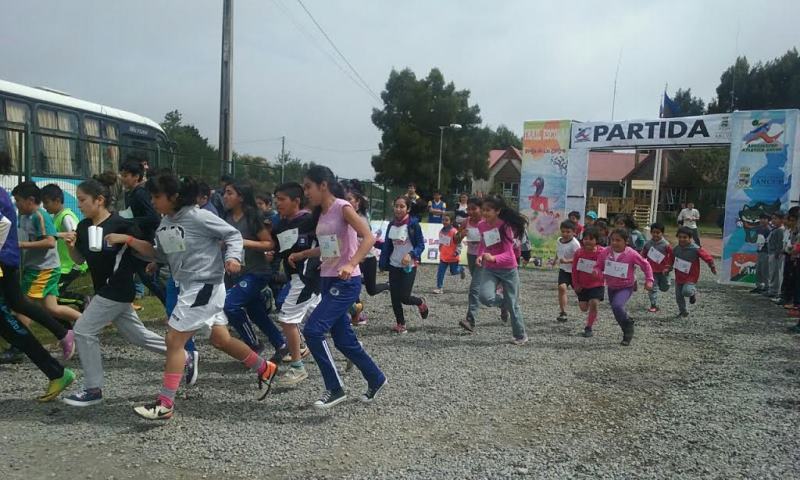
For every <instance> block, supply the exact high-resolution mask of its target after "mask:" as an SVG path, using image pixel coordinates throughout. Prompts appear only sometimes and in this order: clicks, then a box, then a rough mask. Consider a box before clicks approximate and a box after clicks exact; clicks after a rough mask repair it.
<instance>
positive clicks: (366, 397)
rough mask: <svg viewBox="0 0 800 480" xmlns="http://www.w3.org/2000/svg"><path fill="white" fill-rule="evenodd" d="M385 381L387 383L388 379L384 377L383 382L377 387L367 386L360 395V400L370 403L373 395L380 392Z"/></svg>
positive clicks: (373, 398)
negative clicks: (364, 391)
mask: <svg viewBox="0 0 800 480" xmlns="http://www.w3.org/2000/svg"><path fill="white" fill-rule="evenodd" d="M387 383H389V381H388V380H386V379H385V378H384V379H383V382H382V383H381V384H380V385H378V386H377V387H369V388H368V389H367V391H366V393H364V395H361V401H362V402H364V403H372V402H373V401H374V400H375V396H376V395H378V392H380V391H381V390H382V389H383V387H385V386H386V384H387Z"/></svg>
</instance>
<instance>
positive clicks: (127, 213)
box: [119, 207, 133, 219]
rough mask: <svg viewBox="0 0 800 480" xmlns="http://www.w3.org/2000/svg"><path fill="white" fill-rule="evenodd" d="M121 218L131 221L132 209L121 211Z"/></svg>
mask: <svg viewBox="0 0 800 480" xmlns="http://www.w3.org/2000/svg"><path fill="white" fill-rule="evenodd" d="M119 216H120V217H122V218H128V219H131V218H133V210H131V208H130V207H128V208H126V209H125V210H120V211H119Z"/></svg>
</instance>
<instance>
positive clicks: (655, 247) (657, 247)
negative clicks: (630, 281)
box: [642, 222, 672, 313]
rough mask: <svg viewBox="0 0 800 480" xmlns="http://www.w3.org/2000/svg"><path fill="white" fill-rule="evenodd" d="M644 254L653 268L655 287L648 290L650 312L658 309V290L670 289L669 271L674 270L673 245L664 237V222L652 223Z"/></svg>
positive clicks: (643, 249)
mask: <svg viewBox="0 0 800 480" xmlns="http://www.w3.org/2000/svg"><path fill="white" fill-rule="evenodd" d="M642 256H643V257H644V258H646V259H647V262H648V263H650V266H651V267H652V268H653V289H652V290H650V291H649V292H647V295H648V296H649V297H650V308H649V309H648V310H647V311H648V312H650V313H656V312H657V311H658V292H659V290H660V291H662V292H666V291H668V290H669V272H670V270H672V245H670V244H669V242H668V241H667V240H666V239H665V238H664V224H663V223H659V222H656V223H654V224H652V225H650V240H648V241H647V243H645V244H644V248H642Z"/></svg>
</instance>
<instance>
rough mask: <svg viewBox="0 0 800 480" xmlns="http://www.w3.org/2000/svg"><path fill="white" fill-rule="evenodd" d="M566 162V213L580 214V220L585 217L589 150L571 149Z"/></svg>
mask: <svg viewBox="0 0 800 480" xmlns="http://www.w3.org/2000/svg"><path fill="white" fill-rule="evenodd" d="M567 160H568V162H569V168H568V169H567V205H566V210H567V212H571V211H573V210H574V211H576V212H580V214H581V219H583V218H584V217H585V215H586V212H585V210H586V183H587V181H588V180H589V150H588V149H585V148H578V149H575V148H572V149H570V150H569V151H568V154H567Z"/></svg>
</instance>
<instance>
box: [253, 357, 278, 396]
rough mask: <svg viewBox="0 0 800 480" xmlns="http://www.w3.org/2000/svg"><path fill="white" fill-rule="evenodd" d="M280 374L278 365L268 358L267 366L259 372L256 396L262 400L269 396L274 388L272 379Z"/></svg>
mask: <svg viewBox="0 0 800 480" xmlns="http://www.w3.org/2000/svg"><path fill="white" fill-rule="evenodd" d="M277 375H278V366H277V365H276V364H274V363H272V362H270V361H269V360H267V364H266V368H265V369H264V371H263V372H261V373H259V374H258V393H257V394H256V398H257V399H258V400H259V401H261V400H264V399H265V398H267V395H269V391H270V390H271V389H272V381H273V380H275V377H276V376H277Z"/></svg>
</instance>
